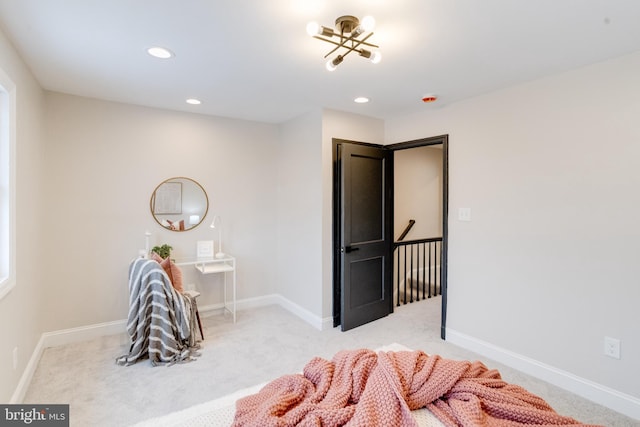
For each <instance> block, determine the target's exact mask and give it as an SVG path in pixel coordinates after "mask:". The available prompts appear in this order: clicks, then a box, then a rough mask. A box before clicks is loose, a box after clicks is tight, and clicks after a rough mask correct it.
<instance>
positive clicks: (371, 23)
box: [360, 16, 376, 32]
mask: <svg viewBox="0 0 640 427" xmlns="http://www.w3.org/2000/svg"><path fill="white" fill-rule="evenodd" d="M360 26H361V27H362V29H363V30H364V31H368V32H369V31H373V29H374V28H375V26H376V20H375V19H374V18H373V16H365V17H364V18H362V21H360Z"/></svg>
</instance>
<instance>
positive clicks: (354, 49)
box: [334, 33, 373, 57]
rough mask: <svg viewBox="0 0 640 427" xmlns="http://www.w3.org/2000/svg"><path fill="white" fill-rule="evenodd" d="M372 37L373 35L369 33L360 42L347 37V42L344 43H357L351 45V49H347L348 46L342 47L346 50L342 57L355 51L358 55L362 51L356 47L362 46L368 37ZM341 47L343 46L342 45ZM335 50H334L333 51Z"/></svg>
mask: <svg viewBox="0 0 640 427" xmlns="http://www.w3.org/2000/svg"><path fill="white" fill-rule="evenodd" d="M372 35H373V33H369V34H368V35H367V36H366V37H365V38H363V39H362V40H358V39H354V38H353V37H349V38H348V39H347V40H345V42H348V41H349V40H351V41H355V42H357V43H355V44H353V45H352V46H351V47H349V46H344V47H345V48H346V49H347V52H346V53H345V54H344V55H342V57H345V56H347V55H348V54H350V53H351V52H353V51H356V52H358V53H362V50H361V49H358V46H360V45H361V44H363V43H364V42H365V41H366V40H367V39H368V38H369V37H371V36H372ZM364 44H366V43H364ZM343 45H344V43H343ZM336 49H338V48H336ZM336 49H334V51H335V50H336Z"/></svg>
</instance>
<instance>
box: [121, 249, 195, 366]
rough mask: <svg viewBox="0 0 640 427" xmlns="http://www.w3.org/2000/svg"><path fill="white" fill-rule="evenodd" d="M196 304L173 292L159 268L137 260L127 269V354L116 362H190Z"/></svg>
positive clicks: (190, 299) (184, 295)
mask: <svg viewBox="0 0 640 427" xmlns="http://www.w3.org/2000/svg"><path fill="white" fill-rule="evenodd" d="M195 310H196V305H195V301H194V300H193V299H192V297H190V296H189V295H187V294H183V293H180V292H178V291H176V289H174V287H173V285H172V283H171V280H170V279H169V277H168V276H167V274H166V272H165V271H164V269H163V268H162V266H161V265H160V264H159V263H158V262H157V261H155V260H150V259H144V258H138V259H135V260H134V261H133V262H132V263H131V266H130V267H129V315H128V321H127V332H128V333H129V337H130V339H131V347H130V349H129V353H128V354H125V355H123V356H120V357H118V358H117V359H116V362H117V363H118V364H119V365H125V366H127V365H131V364H134V363H136V362H137V361H139V360H141V359H146V358H148V359H149V360H150V361H151V363H152V364H153V365H154V366H155V365H163V364H173V363H177V362H186V361H190V360H193V358H194V357H197V356H198V353H197V349H198V343H197V336H196V313H195Z"/></svg>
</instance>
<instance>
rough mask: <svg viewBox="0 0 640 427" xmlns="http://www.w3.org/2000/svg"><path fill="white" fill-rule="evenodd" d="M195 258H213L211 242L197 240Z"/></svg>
mask: <svg viewBox="0 0 640 427" xmlns="http://www.w3.org/2000/svg"><path fill="white" fill-rule="evenodd" d="M196 257H197V258H198V259H209V258H213V240H198V242H197V248H196Z"/></svg>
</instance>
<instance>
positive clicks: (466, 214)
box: [458, 208, 471, 221]
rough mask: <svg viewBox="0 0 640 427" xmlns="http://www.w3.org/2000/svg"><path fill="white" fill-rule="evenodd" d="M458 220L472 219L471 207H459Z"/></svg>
mask: <svg viewBox="0 0 640 427" xmlns="http://www.w3.org/2000/svg"><path fill="white" fill-rule="evenodd" d="M458 221H471V208H458Z"/></svg>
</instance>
